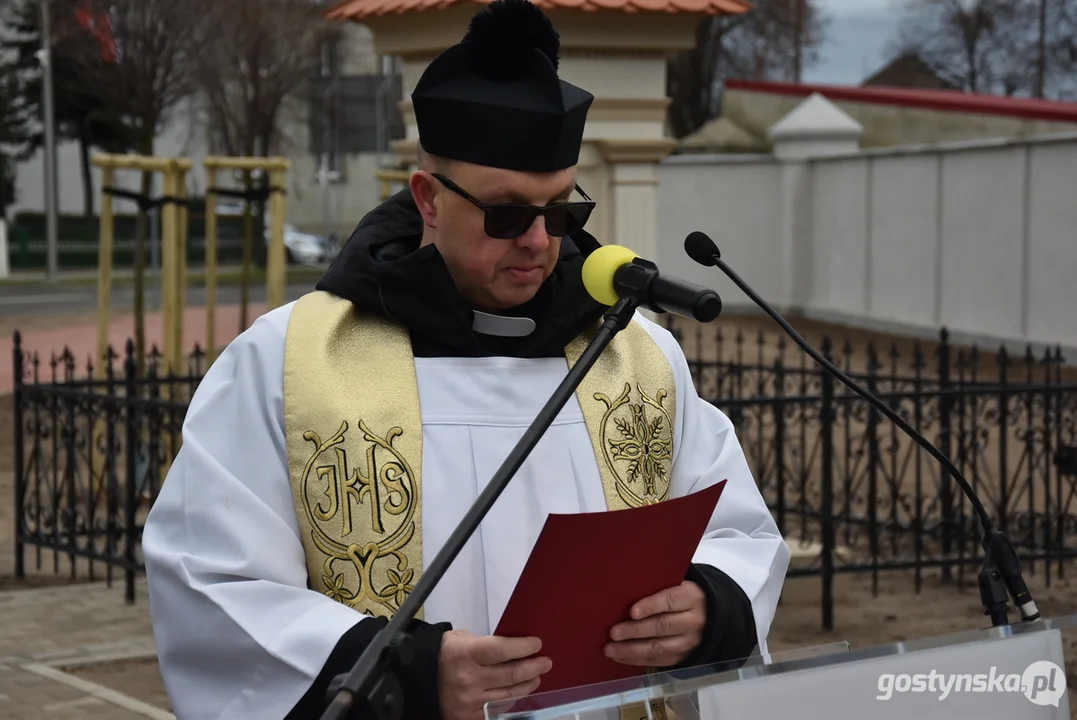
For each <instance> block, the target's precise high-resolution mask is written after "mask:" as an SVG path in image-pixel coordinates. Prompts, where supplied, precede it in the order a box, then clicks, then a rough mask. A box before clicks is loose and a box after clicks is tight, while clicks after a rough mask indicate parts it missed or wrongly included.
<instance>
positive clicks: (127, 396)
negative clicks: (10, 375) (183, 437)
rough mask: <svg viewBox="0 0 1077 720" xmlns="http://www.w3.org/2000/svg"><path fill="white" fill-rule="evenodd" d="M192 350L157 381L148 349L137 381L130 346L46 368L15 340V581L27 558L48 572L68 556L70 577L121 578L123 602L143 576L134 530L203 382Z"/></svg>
mask: <svg viewBox="0 0 1077 720" xmlns="http://www.w3.org/2000/svg"><path fill="white" fill-rule="evenodd" d="M204 360H205V357H204V353H203V352H202V351H201V350H200V349H199V348H197V347H196V348H195V350H194V352H193V353H192V354H191V356H190V358H189V368H188V369H187V372H186V373H184V374H173V373H171V372H163V371H162V367H163V358H162V357H161V355H160V353H159V352H158V351H157V349H156V348H154V349H153V350H152V352H151V353H150V354H149V356H148V357H147V358H146V361H145V364H144V368H142V370H141V372H140V370H139V368H138V363H137V362H136V357H135V350H134V344H133V342H131V341H128V343H127V347H126V351H125V354H124V356H123V357H122V358H120V357H119V356H117V355H116V354H115V353H114V352H113V351H112V350H111V349H110V350H109V352H108V357H107V358H105V362H103V363H102V364H101V366H100V367H95V366H94V365H93V364H92V363H91V362H87V364H86V365H84V366H79V365H78V364H77V363H76V360H75V358H74V356H72V354H71V353H70V352H68V351H67V350H65V351H63V352H62V353H60V354H58V355H57V354H53V355H52V356H51V357H49V358H47V359H45V358H41V357H40V356H39V355H38V353H36V352H35V353H29V354H28V353H26V352H25V351H24V350H23V348H22V343H21V338H20V336H19V333H15V336H14V377H15V385H14V396H15V410H14V412H15V417H14V430H15V439H14V440H15V442H14V454H15V513H14V517H15V525H16V527H15V574H16V576H18V577H20V578H22V577H25V573H26V560H27V554H28V552H29V551H30V550H31V549H32V551H33V559H34V561H35V562H36V565H37V567H38V568H39V569H40V568H41V566H42V564H43V558H42V555H43V551H51V555H52V557H51V560H52V564H53V568H54V571H55V572H59V569H60V564H59V562H60V558H61V556H65V555H66V556H67V558H68V561H69V566H70V572H71V574H72V577H74V576H75V574H76V572H77V571H78V570H79V569H80V568H85V570H86V571H87V572H88V573H89V577H90V579H94V578H95V577H96V576H97V573H98V572H99V568H100V567H101V566H103V568H104V575H105V576H106V578H107V579H108V581H109V582H112V580H113V573H114V572H115V571H117V570H118V571H121V572H122V573H123V575H124V581H125V594H126V598H127V601H128V602H134V599H135V577H136V575H137V574H139V573H141V572H143V571H144V569H145V568H144V565H143V563H142V558H141V547H140V545H141V538H142V527H143V522H144V520H145V517H146V514H147V512H148V511H149V507H150V505H151V504H152V502H153V499H154V498H155V497H156V496H157V490H158V488H159V487H160V484H161V481H162V480H163V478H164V477H165V474H166V473H167V471H168V465H169V462H170V461H171V459H172V458H173V457H174V455H175V453H176V451H177V449H178V447H179V440H180V430H181V426H182V422H183V417H184V415H185V412H186V408H187V403H188V401H189V400H190V397H191V395H192V394H193V392H194V389H195V388H196V387H197V384H198V382H199V380H200V379H201V377H202V373H203V364H204Z"/></svg>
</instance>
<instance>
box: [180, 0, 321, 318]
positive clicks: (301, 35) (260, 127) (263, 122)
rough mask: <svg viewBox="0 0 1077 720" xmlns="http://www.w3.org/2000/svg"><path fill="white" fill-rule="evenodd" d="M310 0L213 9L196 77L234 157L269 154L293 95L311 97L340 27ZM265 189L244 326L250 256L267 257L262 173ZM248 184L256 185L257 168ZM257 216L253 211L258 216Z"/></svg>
mask: <svg viewBox="0 0 1077 720" xmlns="http://www.w3.org/2000/svg"><path fill="white" fill-rule="evenodd" d="M322 9H323V8H321V7H320V6H319V5H317V4H314V3H312V2H311V0H229V2H218V3H216V4H215V5H213V6H212V7H211V8H210V9H209V10H208V17H207V19H208V22H207V24H206V26H205V28H204V32H205V37H204V39H203V41H202V42H201V43H200V47H201V48H202V52H200V53H199V55H198V58H197V62H196V65H197V75H196V77H197V82H198V88H199V92H200V95H201V98H202V101H203V102H204V104H205V107H206V110H207V114H208V116H209V130H210V134H211V136H212V138H213V140H214V145H215V146H216V147H217V148H219V149H220V150H221V151H223V153H224V154H227V155H232V156H261V157H264V156H268V155H270V154H273V153H277V152H280V151H281V145H282V144H283V141H284V140H286V138H285V137H284V135H283V133H282V122H281V121H282V115H284V112H285V110H287V109H288V108H287V106H288V104H289V102H290V101H292V100H298V99H300V98H303V99H305V94H304V91H305V90H306V89H307V86H308V83H309V82H310V80H311V79H312V78H313V77H314V76H315V73H316V71H317V68H318V64H319V57H320V55H319V50H320V48H321V44H322V42H323V41H324V40H325V39H326V38H327V37H328V36H329V34H330V33H331V32H334V30H333V27H334V26H331V25H330V24H329V23H328V22H326V21H325V20H324V19H323V18H322V15H321V10H322ZM257 180H258V182H259V184H260V189H261V194H260V195H257V196H256V199H255V200H254V202H253V203H252V202H251V201H250V198H248V201H247V202H246V203H245V210H244V223H243V225H244V233H243V269H242V282H241V285H240V287H241V297H240V306H241V317H240V325H241V327H245V326H246V322H247V318H246V315H247V303H248V288H249V285H250V271H251V263H252V260H254V259H255V258H254V257H253V256H254V255H255V253H257V257H258V259H262V258H264V256H265V244H264V243H262V242H258V243H257V244H255V243H254V238H261V237H263V236H264V217H265V207H266V196H265V193H266V191H267V188H268V178H267V177H266V176H265V175H264V174H262V175H261V176H260V177H259V178H257ZM243 185H244V188H245V190H247V191H252V190H254V189H255V186H254V179H253V178H252V176H251V173H250V171H246V172H244V173H243ZM252 215H253V217H252Z"/></svg>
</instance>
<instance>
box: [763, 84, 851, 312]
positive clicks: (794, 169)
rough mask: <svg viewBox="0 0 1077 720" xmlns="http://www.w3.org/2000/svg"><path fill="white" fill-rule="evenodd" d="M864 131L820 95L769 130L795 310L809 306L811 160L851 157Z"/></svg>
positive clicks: (785, 278)
mask: <svg viewBox="0 0 1077 720" xmlns="http://www.w3.org/2000/svg"><path fill="white" fill-rule="evenodd" d="M863 133H864V128H863V126H861V125H860V123H858V122H857V121H856V120H854V119H853V118H852V117H850V116H849V115H847V114H846V113H845V112H843V111H842V110H841V109H840V108H838V106H836V105H834V104H833V103H832V102H830V101H829V100H827V99H826V98H825V97H823V96H822V95H820V94H819V93H815V94H813V95H812V96H811V97H809V98H807V99H806V100H804V102H802V103H800V104H799V105H797V106H796V108H794V109H793V110H792V112H790V113H789V114H788V115H786V116H785V117H784V118H782V119H781V120H779V121H778V122H777V123H775V124H774V126H773V127H772V128H771V129H770V133H769V134H770V139H771V142H772V143H773V145H774V157H775V159H777V160H778V162H780V163H781V165H782V171H781V172H782V177H781V199H780V206H779V207H780V212H781V218H782V223H781V227H782V230H781V233H782V234H781V239H782V241H781V247H782V285H783V287H784V288H785V292H784V297H783V300H784V301H785V303H786V304H787V306H788V308H789V309H791V310H794V311H799V310H803V309H804V308H805V307H806V306H807V305H808V304H810V302H811V259H812V250H813V246H814V238H813V237H812V216H811V210H812V193H811V190H812V188H811V183H812V177H811V168H810V166H809V163H810V161H811V160H812V159H813V158H821V157H827V156H832V155H847V154H855V153H857V152H858V151H859V149H860V137H861V135H863Z"/></svg>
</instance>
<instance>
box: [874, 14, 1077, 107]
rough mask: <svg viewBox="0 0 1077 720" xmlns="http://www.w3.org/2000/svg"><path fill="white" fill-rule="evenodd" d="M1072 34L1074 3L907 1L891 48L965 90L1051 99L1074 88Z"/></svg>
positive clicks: (1076, 60)
mask: <svg viewBox="0 0 1077 720" xmlns="http://www.w3.org/2000/svg"><path fill="white" fill-rule="evenodd" d="M1075 30H1077V0H908V1H907V2H906V5H905V17H904V18H903V20H902V22H901V24H900V29H899V34H898V42H897V43H896V46H895V48H894V49H895V52H896V53H908V52H913V53H916V54H917V55H918V56H919V57H920V58H921V59H922V60H923V61H924V62H925V63H927V65H928V66H930V67H931V68H932V69H933V70H934V71H935V72H936V73H937V74H938V75H939V76H940V77H942V78H944V79H945V80H947V81H949V82H950V83H953V84H954V85H956V86H958V87H961V88H963V89H965V90H967V91H969V92H982V93H996V94H1004V95H1028V96H1031V97H1041V98H1042V97H1052V96H1059V95H1064V94H1065V89H1066V88H1067V87H1069V86H1072V83H1073V72H1074V70H1075V69H1077V52H1075V51H1074V49H1075V45H1074V41H1073V37H1074V35H1073V33H1074V31H1075ZM1071 58H1073V59H1072V60H1071Z"/></svg>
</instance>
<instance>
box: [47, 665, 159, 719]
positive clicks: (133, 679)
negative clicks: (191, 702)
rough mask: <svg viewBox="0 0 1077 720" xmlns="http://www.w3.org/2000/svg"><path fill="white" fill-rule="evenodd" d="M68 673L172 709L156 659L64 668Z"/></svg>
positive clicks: (154, 704) (155, 705) (148, 702)
mask: <svg viewBox="0 0 1077 720" xmlns="http://www.w3.org/2000/svg"><path fill="white" fill-rule="evenodd" d="M60 669H61V670H62V671H64V672H66V673H68V674H69V675H74V676H75V677H79V678H82V679H83V680H87V681H89V682H93V683H97V684H98V685H103V686H104V687H107V688H109V689H111V690H115V691H116V692H119V693H122V694H124V695H127V696H128V697H133V698H135V699H136V700H141V701H142V702H144V703H147V704H149V705H153V706H154V707H158V708H161V709H162V710H167V711H168V712H171V711H172V703H171V702H169V699H168V694H167V693H166V692H165V685H164V682H162V680H161V672H160V669H159V668H158V667H157V659H156V658H145V659H135V660H116V661H113V662H103V663H94V664H88V665H74V666H72V667H61V668H60Z"/></svg>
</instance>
